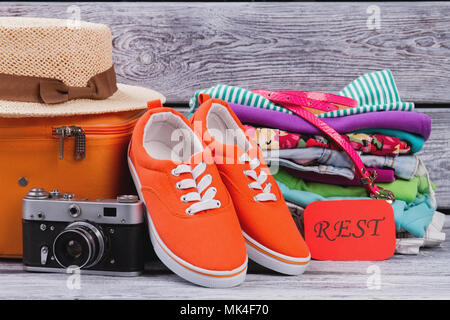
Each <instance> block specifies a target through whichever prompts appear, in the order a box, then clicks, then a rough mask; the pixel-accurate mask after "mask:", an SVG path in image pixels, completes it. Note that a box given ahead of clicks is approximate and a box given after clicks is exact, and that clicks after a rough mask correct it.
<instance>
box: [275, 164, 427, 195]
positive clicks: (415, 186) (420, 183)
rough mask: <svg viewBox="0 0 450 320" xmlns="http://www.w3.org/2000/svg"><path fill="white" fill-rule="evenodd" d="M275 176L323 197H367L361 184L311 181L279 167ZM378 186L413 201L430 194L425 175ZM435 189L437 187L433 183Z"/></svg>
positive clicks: (294, 186)
mask: <svg viewBox="0 0 450 320" xmlns="http://www.w3.org/2000/svg"><path fill="white" fill-rule="evenodd" d="M274 178H275V179H276V180H277V181H279V182H282V183H284V184H285V185H286V186H287V187H288V188H289V189H291V190H301V191H308V192H312V193H315V194H318V195H321V196H322V197H325V198H329V197H366V196H367V193H366V189H364V187H362V186H361V187H359V186H339V185H331V184H325V183H320V182H310V181H305V180H303V179H300V178H297V177H295V176H293V175H291V174H290V173H288V172H287V171H285V170H283V169H279V171H278V173H277V174H275V175H274ZM377 185H378V186H380V187H382V188H385V189H387V190H390V191H392V192H393V193H394V195H395V198H396V199H399V200H403V201H405V202H407V203H411V202H413V201H414V200H416V198H420V197H421V196H422V195H423V194H428V193H429V191H428V180H427V178H426V177H424V176H415V177H414V178H412V179H411V180H403V179H397V180H395V181H394V182H389V183H377ZM432 187H433V189H435V186H434V184H433V183H432Z"/></svg>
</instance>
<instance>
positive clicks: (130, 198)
mask: <svg viewBox="0 0 450 320" xmlns="http://www.w3.org/2000/svg"><path fill="white" fill-rule="evenodd" d="M138 201H139V198H138V197H137V196H135V195H121V196H118V197H117V202H119V203H135V202H138Z"/></svg>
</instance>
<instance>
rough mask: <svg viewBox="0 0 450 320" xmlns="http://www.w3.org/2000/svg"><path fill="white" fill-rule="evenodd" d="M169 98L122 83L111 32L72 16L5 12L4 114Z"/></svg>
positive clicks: (1, 21) (0, 79) (0, 57)
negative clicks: (24, 15) (42, 16)
mask: <svg viewBox="0 0 450 320" xmlns="http://www.w3.org/2000/svg"><path fill="white" fill-rule="evenodd" d="M156 99H160V100H161V102H162V103H164V102H165V97H164V96H163V95H162V94H161V93H159V92H156V91H154V90H151V89H146V88H142V87H136V86H130V85H125V84H120V83H119V84H118V83H116V74H115V72H114V66H113V61H112V37H111V31H110V29H109V28H108V27H107V26H106V25H102V24H96V23H88V22H82V21H78V22H77V23H76V24H73V21H70V20H60V19H40V18H16V17H0V117H15V118H16V117H42V116H65V115H77V114H95V113H105V112H117V111H128V110H137V109H144V108H145V107H146V103H147V101H150V100H156Z"/></svg>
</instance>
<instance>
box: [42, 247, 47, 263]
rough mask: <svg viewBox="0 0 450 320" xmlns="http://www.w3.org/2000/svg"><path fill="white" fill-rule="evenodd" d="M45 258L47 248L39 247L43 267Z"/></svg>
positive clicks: (45, 261)
mask: <svg viewBox="0 0 450 320" xmlns="http://www.w3.org/2000/svg"><path fill="white" fill-rule="evenodd" d="M47 257H48V247H47V246H42V247H41V264H42V265H43V266H44V265H46V264H47Z"/></svg>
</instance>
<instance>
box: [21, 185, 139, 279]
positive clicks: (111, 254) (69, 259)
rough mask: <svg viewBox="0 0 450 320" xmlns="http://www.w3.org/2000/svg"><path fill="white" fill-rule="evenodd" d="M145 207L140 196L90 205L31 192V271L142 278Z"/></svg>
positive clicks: (27, 261)
mask: <svg viewBox="0 0 450 320" xmlns="http://www.w3.org/2000/svg"><path fill="white" fill-rule="evenodd" d="M143 212H144V206H143V203H142V202H141V201H139V200H138V197H137V196H132V195H123V196H118V197H117V199H116V200H104V199H99V200H96V201H88V200H87V199H76V198H74V195H73V194H70V193H64V194H62V193H60V192H58V191H57V190H53V191H51V192H50V193H49V192H47V191H45V190H44V189H42V188H34V189H31V190H30V191H29V192H28V194H27V195H26V196H25V198H24V199H23V263H24V268H25V270H27V271H35V272H66V271H67V270H68V268H71V269H72V270H73V269H74V268H79V269H80V272H81V273H82V274H98V275H114V276H137V275H140V274H141V273H142V271H143V269H144V252H143V250H144V241H145V240H146V239H145V232H144V230H145V224H144V213H143Z"/></svg>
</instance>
